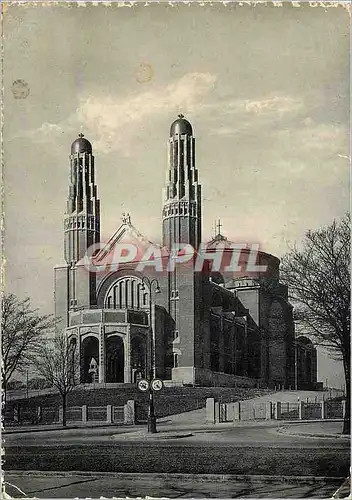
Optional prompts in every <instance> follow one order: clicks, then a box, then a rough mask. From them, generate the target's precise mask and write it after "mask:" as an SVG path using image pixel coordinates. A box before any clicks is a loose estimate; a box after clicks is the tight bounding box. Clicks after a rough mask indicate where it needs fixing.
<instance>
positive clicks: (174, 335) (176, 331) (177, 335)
mask: <svg viewBox="0 0 352 500" xmlns="http://www.w3.org/2000/svg"><path fill="white" fill-rule="evenodd" d="M179 336H180V335H179V333H178V330H174V332H173V339H174V340H176V339H178V338H179Z"/></svg>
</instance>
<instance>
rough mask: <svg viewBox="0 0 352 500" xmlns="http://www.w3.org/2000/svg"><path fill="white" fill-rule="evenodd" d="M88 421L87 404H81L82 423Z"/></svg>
mask: <svg viewBox="0 0 352 500" xmlns="http://www.w3.org/2000/svg"><path fill="white" fill-rule="evenodd" d="M87 421H88V411H87V405H83V406H82V424H86V423H87Z"/></svg>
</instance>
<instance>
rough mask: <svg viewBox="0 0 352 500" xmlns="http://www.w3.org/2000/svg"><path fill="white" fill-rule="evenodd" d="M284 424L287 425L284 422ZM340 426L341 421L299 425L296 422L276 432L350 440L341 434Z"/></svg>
mask: <svg viewBox="0 0 352 500" xmlns="http://www.w3.org/2000/svg"><path fill="white" fill-rule="evenodd" d="M285 424H287V423H286V422H285ZM342 425H343V422H342V421H341V422H336V421H334V422H331V421H326V420H323V421H316V422H311V421H306V422H303V421H302V422H300V423H297V422H296V423H290V424H289V425H283V426H282V427H280V428H279V429H278V430H277V432H278V433H280V434H286V435H288V436H301V437H316V438H319V437H320V438H335V439H337V438H342V439H350V438H351V436H350V435H347V434H342Z"/></svg>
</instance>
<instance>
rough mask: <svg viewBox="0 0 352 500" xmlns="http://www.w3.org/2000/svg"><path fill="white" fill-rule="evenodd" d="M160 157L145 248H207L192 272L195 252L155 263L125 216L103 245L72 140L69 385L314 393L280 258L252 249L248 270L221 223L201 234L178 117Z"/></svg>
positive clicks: (67, 241) (94, 199)
mask: <svg viewBox="0 0 352 500" xmlns="http://www.w3.org/2000/svg"><path fill="white" fill-rule="evenodd" d="M168 153H169V161H168V166H167V181H166V185H165V188H164V205H163V207H161V225H162V244H161V245H159V246H158V245H153V249H157V252H156V253H157V255H158V259H159V260H160V262H164V261H165V259H169V257H170V252H172V249H173V248H174V247H175V245H181V246H182V245H183V247H184V248H185V247H187V248H188V249H194V253H195V255H199V254H200V253H199V252H200V250H199V249H200V248H202V249H203V250H202V251H204V248H205V249H206V252H207V255H206V256H205V258H203V260H202V262H203V261H204V265H203V266H202V267H201V268H197V267H196V266H194V265H193V263H194V259H193V258H192V259H187V261H188V262H187V264H185V262H182V260H183V261H185V260H186V259H181V258H175V262H174V265H172V266H170V265H167V266H160V267H158V265H157V264H156V262H155V261H154V265H150V264H151V263H150V261H149V262H144V260H145V255H146V253H148V249H149V248H150V247H151V245H152V243H151V242H149V241H148V239H147V238H146V236H145V235H143V234H142V233H141V232H140V231H139V230H138V229H137V228H136V227H134V225H133V224H132V222H131V217H130V215H129V214H123V216H122V220H121V225H120V227H118V228H117V230H116V232H115V233H114V234H113V235H112V237H111V238H110V240H109V241H108V242H107V243H105V244H102V243H101V242H100V227H101V220H100V200H99V198H98V189H97V181H96V177H95V160H94V155H93V147H92V144H91V143H90V142H89V141H88V140H87V139H86V138H85V137H84V136H83V134H80V135H79V136H78V138H77V139H76V140H75V141H74V142H73V143H72V145H71V154H70V156H69V162H70V164H69V169H70V182H69V192H68V199H67V205H66V211H65V215H64V259H65V264H64V265H61V266H57V267H56V268H55V278H54V280H55V316H56V317H57V319H58V328H59V329H60V330H63V331H65V335H66V336H67V340H68V342H69V344H70V345H71V346H72V347H73V348H74V355H75V356H76V358H77V362H78V363H79V365H80V374H79V381H78V382H79V383H88V384H89V383H93V382H94V383H125V384H134V383H136V382H137V381H138V379H140V378H144V377H158V378H161V379H162V380H163V381H164V382H165V383H166V384H175V385H200V386H229V387H234V386H243V387H255V386H260V387H272V388H274V387H276V388H312V389H313V388H314V387H315V386H316V383H317V366H316V350H315V348H314V346H313V344H312V343H311V341H310V340H309V339H308V338H306V337H298V338H295V330H294V322H293V308H292V306H291V304H290V303H289V301H288V292H287V287H286V286H285V285H283V284H282V283H281V282H280V274H279V264H280V261H279V259H278V258H277V257H275V256H273V255H270V254H268V253H265V252H262V251H259V250H258V252H257V253H256V257H255V264H256V266H254V267H253V266H252V267H251V268H250V270H249V266H248V263H249V261H250V259H252V257H251V252H250V250H249V249H247V248H243V249H241V248H237V247H236V245H234V244H232V243H231V242H230V241H229V240H228V239H227V238H225V237H224V236H223V235H222V234H221V232H220V230H219V231H217V232H216V234H215V235H214V237H213V239H212V240H211V241H208V242H206V244H204V242H203V241H202V190H201V182H200V177H201V175H200V173H199V171H198V169H197V167H196V148H195V137H194V133H193V127H192V125H191V124H190V122H189V121H188V120H186V119H185V118H184V116H183V115H179V116H178V118H177V119H176V120H175V121H174V122H173V123H172V124H171V128H170V134H169V139H168ZM161 154H162V147H161ZM63 175H65V173H64V172H63ZM160 175H163V173H162V172H161V173H160ZM121 248H125V249H128V248H130V249H132V248H135V249H137V250H136V252H134V255H133V259H129V260H128V259H126V258H125V259H122V258H121V256H122V253H121ZM236 252H237V256H236V263H237V265H236V270H235V271H234V270H233V269H232V268H231V266H229V265H222V266H221V267H220V269H219V266H218V267H217V268H216V269H215V267H216V266H214V265H213V264H214V262H215V257H214V256H218V255H219V253H221V258H222V259H225V261H226V262H227V263H228V262H230V261H231V259H233V255H234V253H236ZM154 254H155V251H154ZM87 261H88V262H89V263H92V262H93V261H94V266H93V267H90V266H89V265H88V266H87ZM168 262H170V261H169V260H168ZM263 270H264V271H263Z"/></svg>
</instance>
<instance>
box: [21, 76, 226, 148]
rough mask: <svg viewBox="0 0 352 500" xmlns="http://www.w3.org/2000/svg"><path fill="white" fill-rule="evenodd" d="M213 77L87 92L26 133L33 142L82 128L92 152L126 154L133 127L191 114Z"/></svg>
mask: <svg viewBox="0 0 352 500" xmlns="http://www.w3.org/2000/svg"><path fill="white" fill-rule="evenodd" d="M215 82H216V76H215V75H212V74H210V73H196V72H195V73H187V74H185V75H184V76H183V77H182V78H180V79H179V80H178V81H176V82H174V83H171V84H168V85H166V86H164V87H159V88H155V89H154V90H149V91H148V90H147V91H142V92H139V93H137V94H132V95H128V96H127V97H122V96H120V95H89V96H85V97H82V98H81V101H80V103H79V106H78V108H77V110H76V112H75V113H74V114H72V115H71V116H69V117H68V118H67V119H66V120H64V121H63V122H60V123H58V124H54V123H43V124H42V125H41V126H40V127H39V128H38V129H36V130H32V131H29V132H27V133H26V135H28V136H29V137H31V139H32V140H33V141H34V142H48V141H50V140H53V139H55V138H57V137H58V136H59V135H60V134H61V133H64V132H65V133H71V132H74V131H77V130H81V129H83V131H84V132H85V133H86V135H87V136H90V137H93V138H94V151H95V152H99V153H110V152H112V151H119V152H120V153H121V154H124V155H127V156H128V155H130V154H131V152H132V151H133V142H134V140H135V137H136V128H137V127H139V130H141V129H143V126H144V124H145V123H148V122H150V120H151V119H153V118H157V117H162V116H164V114H165V112H167V113H168V114H169V113H170V110H171V111H176V112H181V111H182V112H184V113H195V111H196V110H197V109H199V106H201V105H202V103H203V102H204V99H205V98H206V97H207V96H208V94H210V92H211V91H212V89H213V87H214V84H215Z"/></svg>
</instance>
